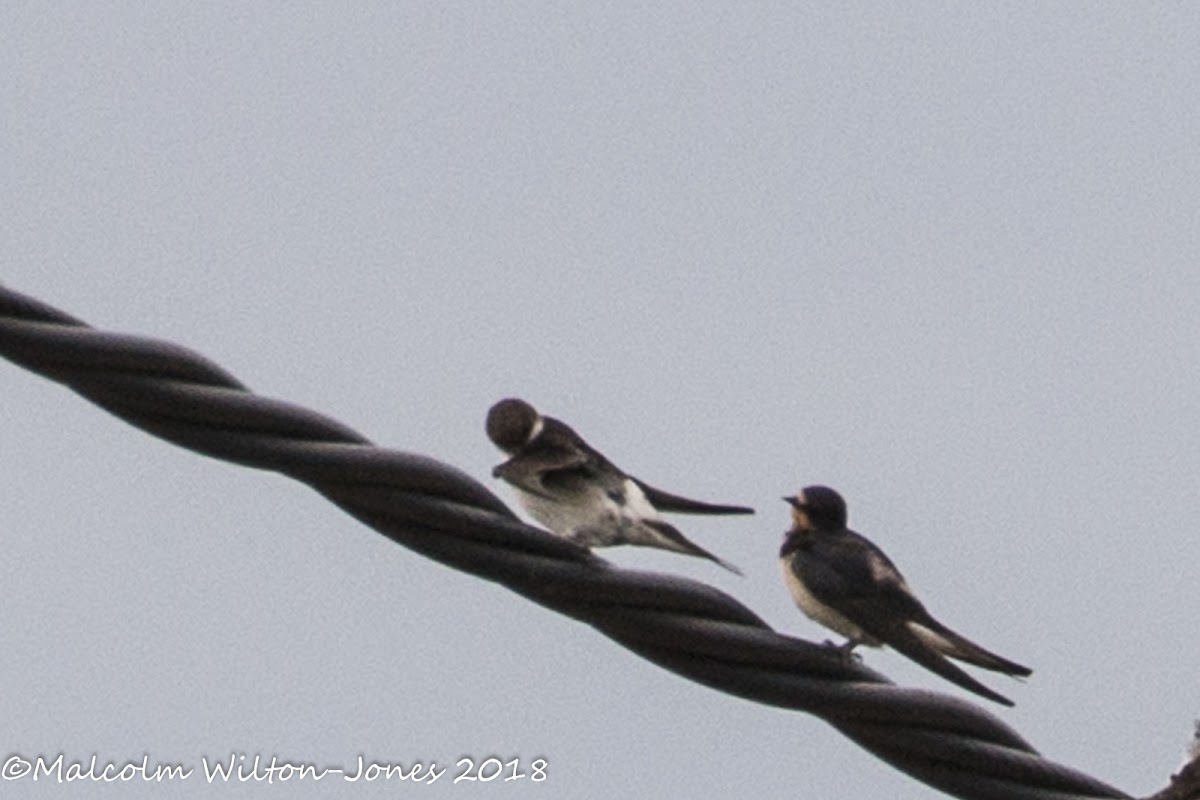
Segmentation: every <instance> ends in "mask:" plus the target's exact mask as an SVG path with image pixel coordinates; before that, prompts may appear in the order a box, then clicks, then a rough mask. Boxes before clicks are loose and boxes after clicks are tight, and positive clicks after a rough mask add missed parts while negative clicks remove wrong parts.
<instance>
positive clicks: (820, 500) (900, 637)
mask: <svg viewBox="0 0 1200 800" xmlns="http://www.w3.org/2000/svg"><path fill="white" fill-rule="evenodd" d="M783 499H784V500H786V501H787V502H788V503H789V504H791V506H792V527H791V530H789V531H788V532H787V534H786V535H785V536H784V539H783V546H782V547H781V548H780V550H779V561H780V566H781V567H782V568H783V578H784V581H785V582H786V583H787V587H788V590H789V591H790V592H791V594H792V599H793V600H795V601H796V605H797V606H798V607H799V608H800V610H801V611H803V612H804V613H805V614H807V615H808V616H809V617H811V618H812V619H814V620H816V621H817V622H819V623H821V624H822V625H824V626H825V627H827V628H830V629H831V630H833V631H836V632H837V633H840V634H841V635H843V636H845V637H846V638H847V641H846V643H845V644H844V645H842V646H841V647H842V649H843V650H845V651H846V652H847V653H848V652H850V651H851V650H853V648H854V647H856V646H857V645H860V644H865V645H868V646H871V647H882V646H883V645H888V646H890V647H892V648H893V649H894V650H896V651H898V652H900V653H902V654H904V655H906V656H908V657H909V658H911V659H912V660H913V661H915V662H917V663H918V664H920V665H921V666H923V667H925V668H926V669H928V670H930V671H932V672H935V673H937V674H938V675H940V676H942V677H943V678H945V679H946V680H948V681H951V682H952V683H955V684H958V685H959V686H961V687H963V688H964V689H967V690H969V691H972V692H975V693H976V694H978V695H981V696H982V697H986V698H988V699H989V700H994V701H996V702H997V703H1003V704H1004V705H1007V706H1011V705H1012V701H1011V700H1009V699H1008V698H1007V697H1004V696H1003V695H1001V694H997V693H996V692H994V691H992V690H991V689H989V688H988V687H986V686H984V685H983V684H982V683H980V682H979V681H977V680H975V679H974V678H972V677H971V676H970V675H968V674H967V673H966V672H964V671H963V670H962V669H960V668H959V667H958V666H956V665H955V664H953V663H952V662H950V661H949V659H950V658H954V659H957V660H959V661H964V662H966V663H968V664H974V665H975V666H978V667H983V668H984V669H989V670H993V671H995V672H1002V673H1004V674H1006V675H1015V676H1019V677H1024V676H1026V675H1030V674H1032V672H1033V671H1032V670H1030V669H1029V668H1028V667H1024V666H1021V665H1020V664H1017V663H1016V662H1013V661H1009V660H1008V659H1007V658H1003V657H1001V656H998V655H996V654H995V653H992V652H990V651H988V650H985V649H983V648H982V647H980V646H979V645H977V644H975V643H974V642H972V641H970V640H968V639H966V638H965V637H963V636H960V635H959V634H957V633H955V632H954V631H952V630H950V629H949V628H947V627H946V626H945V625H943V624H942V623H940V622H938V621H937V620H936V619H934V618H933V616H932V615H930V613H929V612H928V611H926V610H925V606H924V605H923V604H922V603H921V601H920V600H918V599H917V597H916V595H914V594H913V592H912V589H910V588H909V587H908V583H907V582H906V581H905V580H904V576H903V575H901V574H900V571H899V570H898V569H896V565H895V564H893V563H892V562H891V559H889V558H888V557H887V556H886V555H884V553H883V551H882V550H880V549H879V548H878V547H876V546H875V545H874V544H872V543H871V541H870V540H868V539H867V538H866V537H864V536H862V535H860V534H858V533H855V532H854V531H852V530H850V529H849V528H847V527H846V502H845V501H844V500H843V499H842V496H841V495H840V494H838V493H837V492H835V491H834V490H833V489H830V488H829V487H827V486H809V487H806V488H804V489H802V490H801V491H800V492H799V493H798V494H797V495H796V496H795V497H785V498H783Z"/></svg>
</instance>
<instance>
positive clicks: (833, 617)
mask: <svg viewBox="0 0 1200 800" xmlns="http://www.w3.org/2000/svg"><path fill="white" fill-rule="evenodd" d="M790 560H791V559H790V556H789V557H783V558H780V559H779V566H780V567H782V568H783V581H784V583H786V584H787V587H788V591H789V592H791V594H792V600H794V601H795V602H796V607H797V608H799V609H800V610H801V611H803V612H804V613H805V615H807V616H808V617H809V619H813V620H816V621H817V622H819V623H821V624H822V625H824V626H825V627H826V628H829V629H830V630H832V631H835V632H836V633H840V634H841V635H842V636H845V637H846V638H847V639H853V640H855V641H861V642H862V643H864V644H871V643H872V642H873V641H874V640H873V638H872V637H871V636H868V635H867V634H866V633H865V632H864V631H863V629H862V628H860V627H858V626H857V625H855V624H854V623H853V622H851V621H850V620H848V619H846V618H845V617H844V616H842V614H841V613H839V612H838V611H837V610H836V609H833V608H830V607H829V606H827V605H825V604H824V603H822V602H821V601H820V600H818V599H817V598H815V597H813V595H812V592H810V591H808V587H806V586H805V585H804V584H803V583H801V582H800V579H799V578H797V577H796V573H794V572H792V568H791V564H790V563H789V562H790Z"/></svg>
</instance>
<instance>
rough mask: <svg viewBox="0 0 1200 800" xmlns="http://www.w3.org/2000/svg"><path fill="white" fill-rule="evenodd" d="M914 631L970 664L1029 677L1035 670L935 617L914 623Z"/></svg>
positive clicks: (951, 655)
mask: <svg viewBox="0 0 1200 800" xmlns="http://www.w3.org/2000/svg"><path fill="white" fill-rule="evenodd" d="M913 625H914V626H915V630H914V633H916V635H917V636H918V637H920V638H922V639H924V640H925V642H926V644H928V645H929V646H930V647H933V648H934V649H936V650H938V651H940V652H941V653H942V654H943V655H946V656H949V657H950V658H957V659H958V660H959V661H965V662H966V663H968V664H974V665H975V666H977V667H982V668H983V669H990V670H991V671H992V672H1002V673H1004V674H1005V675H1013V676H1016V677H1021V678H1024V677H1027V676H1029V675H1032V674H1033V670H1031V669H1030V668H1029V667H1026V666H1024V665H1022V664H1018V663H1017V662H1015V661H1009V660H1008V659H1007V658H1005V657H1004V656H999V655H996V654H995V653H993V652H992V651H990V650H986V649H984V648H982V647H980V646H979V645H977V644H975V643H974V642H972V641H971V640H970V639H968V638H966V637H965V636H962V635H960V634H957V633H955V632H954V631H952V630H950V629H949V628H947V627H946V626H945V625H943V624H942V623H940V622H938V621H937V620H936V619H934V618H933V617H928V618H927V619H924V620H921V621H920V622H915V623H913Z"/></svg>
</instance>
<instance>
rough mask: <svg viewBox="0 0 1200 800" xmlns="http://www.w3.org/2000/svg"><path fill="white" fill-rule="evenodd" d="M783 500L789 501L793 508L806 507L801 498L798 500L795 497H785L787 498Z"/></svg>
mask: <svg viewBox="0 0 1200 800" xmlns="http://www.w3.org/2000/svg"><path fill="white" fill-rule="evenodd" d="M783 502H785V503H787V504H788V505H789V506H791V507H792V508H798V509H801V510H803V509H804V505H803V504H802V503H801V502H800V501H799V500H797V499H796V498H795V497H785V498H783Z"/></svg>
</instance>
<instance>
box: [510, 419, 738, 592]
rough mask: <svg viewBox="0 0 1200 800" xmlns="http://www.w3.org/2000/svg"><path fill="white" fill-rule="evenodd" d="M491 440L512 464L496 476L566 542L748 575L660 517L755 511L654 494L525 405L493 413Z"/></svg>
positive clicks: (563, 426)
mask: <svg viewBox="0 0 1200 800" xmlns="http://www.w3.org/2000/svg"><path fill="white" fill-rule="evenodd" d="M487 435H488V438H489V439H491V440H492V443H493V444H495V445H496V446H497V447H499V448H500V449H501V450H503V451H504V452H505V453H506V454H508V456H509V459H508V460H507V461H505V462H504V463H503V464H500V465H498V466H497V467H496V468H495V469H493V470H492V475H493V476H494V477H497V478H502V479H504V480H505V481H507V482H508V483H509V484H511V485H512V487H513V489H514V490H515V491H516V494H517V500H518V501H519V502H520V503H521V505H522V506H523V507H524V508H525V510H526V511H528V512H529V514H530V515H531V516H532V517H533V518H534V519H536V520H537V521H538V522H540V523H542V524H543V525H545V526H546V527H547V528H549V529H550V530H551V531H553V532H554V533H556V534H558V535H559V536H562V537H564V538H567V539H570V540H571V541H574V542H576V543H578V544H580V545H583V546H584V547H608V546H610V545H617V544H632V545H641V546H643V547H659V548H662V549H664V550H672V551H674V552H676V553H684V554H686V555H690V556H699V557H700V558H707V559H709V560H710V561H714V562H716V563H717V564H720V565H721V566H722V567H725V568H726V569H728V570H730V571H732V572H736V573H737V574H739V575H740V574H741V570H739V569H738V568H737V567H735V566H733V565H732V564H730V563H729V562H727V561H723V560H722V559H720V558H717V557H716V556H715V555H713V554H712V553H710V552H708V551H707V550H705V549H704V548H703V547H701V546H700V545H698V544H696V543H694V542H692V541H690V540H689V539H688V538H687V537H686V536H684V535H683V534H682V533H680V531H679V530H678V529H677V528H675V526H673V525H671V524H670V523H668V522H665V521H663V520H662V519H661V518H660V517H659V514H658V512H659V511H674V512H678V513H682V514H753V513H754V510H753V509H750V508H745V507H743V506H730V505H717V504H714V503H704V502H701V501H699V500H689V499H688V498H686V497H680V496H678V495H674V494H671V493H670V492H664V491H662V490H661V489H655V488H654V487H653V486H650V485H648V484H646V483H643V482H642V481H639V480H638V479H637V478H634V477H632V476H630V475H627V474H626V473H624V472H623V471H621V470H620V469H618V468H617V467H616V466H615V465H614V464H613V463H612V462H611V461H609V460H608V459H607V458H605V457H604V456H603V455H601V454H600V453H599V452H598V451H597V450H595V449H594V448H592V447H591V446H590V445H588V443H587V442H585V441H584V440H583V437H581V436H580V435H579V434H577V433H576V432H575V431H573V430H572V429H571V428H570V426H568V425H566V424H565V423H563V422H560V421H559V420H557V419H554V418H553V417H546V416H542V415H541V414H539V413H538V412H537V410H536V409H535V408H534V407H533V406H531V405H530V404H529V403H526V402H525V401H524V400H517V399H515V398H508V399H505V400H501V401H500V402H498V403H496V404H495V405H494V406H492V408H491V409H490V410H489V411H488V415H487Z"/></svg>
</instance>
